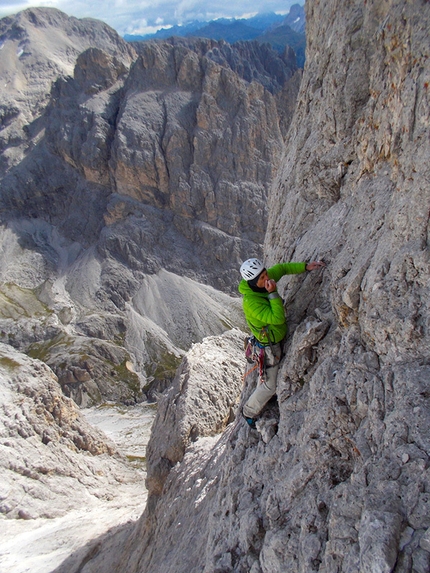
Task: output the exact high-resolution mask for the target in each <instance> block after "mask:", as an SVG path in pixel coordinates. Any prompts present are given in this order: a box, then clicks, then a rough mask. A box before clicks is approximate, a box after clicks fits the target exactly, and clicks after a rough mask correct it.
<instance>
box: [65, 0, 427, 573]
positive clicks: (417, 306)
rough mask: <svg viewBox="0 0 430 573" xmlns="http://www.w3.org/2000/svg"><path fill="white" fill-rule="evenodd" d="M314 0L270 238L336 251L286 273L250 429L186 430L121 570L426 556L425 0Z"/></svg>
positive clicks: (119, 563) (363, 568)
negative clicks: (281, 321) (281, 354)
mask: <svg viewBox="0 0 430 573" xmlns="http://www.w3.org/2000/svg"><path fill="white" fill-rule="evenodd" d="M306 10H307V20H306V21H307V37H308V51H307V60H306V61H307V64H306V68H305V71H304V77H303V81H302V87H301V91H300V94H299V100H298V108H297V111H296V115H295V117H294V120H293V123H292V126H291V129H290V131H289V135H288V138H287V142H286V143H287V151H286V155H285V157H284V159H283V160H282V165H281V168H280V170H279V175H278V178H277V181H276V183H275V184H274V186H273V189H272V194H271V199H270V218H269V227H268V232H267V235H266V242H265V250H266V258H267V262H268V264H270V263H273V262H275V261H279V260H291V259H293V260H309V259H316V258H322V259H324V260H325V261H326V262H327V268H326V269H325V270H324V271H322V272H313V273H308V274H306V275H300V276H296V277H292V278H290V279H289V280H284V282H283V283H281V284H280V287H279V288H280V290H281V292H282V294H283V295H284V298H285V301H286V309H287V316H288V319H289V324H290V333H289V337H288V339H287V342H286V345H285V352H286V356H285V360H284V363H283V366H282V368H281V371H280V375H279V379H278V392H277V396H278V403H277V404H273V405H271V406H270V407H269V408H268V409H267V411H266V413H265V415H264V416H263V419H262V420H261V421H260V422H259V423H258V424H257V427H258V430H259V431H257V432H255V433H251V432H250V430H249V429H248V428H247V427H246V425H245V423H244V422H243V421H242V420H241V419H240V416H238V418H237V424H236V425H234V424H232V425H230V426H229V427H228V428H227V430H226V431H225V432H224V433H223V434H222V435H220V436H218V437H211V438H202V439H199V440H197V441H196V442H195V443H191V444H190V445H189V446H188V448H187V450H186V451H185V455H184V457H183V458H182V460H181V461H180V460H179V459H178V462H177V463H176V465H175V466H174V467H173V468H172V469H171V470H170V472H169V474H168V477H167V479H166V480H165V483H164V488H163V491H162V494H161V496H160V495H159V491H158V489H157V488H154V490H153V491H152V492H151V491H150V495H151V501H150V503H149V504H148V508H147V510H146V512H145V514H144V515H143V516H142V518H141V520H140V522H139V524H138V525H137V526H136V529H135V534H134V537H133V538H132V539H131V541H130V542H129V543H128V545H127V547H126V549H125V550H124V552H122V553H119V554H118V553H116V554H115V557H114V558H113V561H112V567H111V571H112V572H115V571H118V572H119V571H121V570H123V568H124V566H125V564H126V568H127V571H129V572H138V571H139V572H142V571H151V572H152V573H157V572H160V573H161V572H163V573H166V572H168V573H173V572H174V573H179V572H184V573H185V572H194V571H195V572H196V573H197V572H205V573H214V572H217V573H221V572H222V573H225V572H229V571H235V572H245V571H247V572H251V573H277V572H279V573H281V572H282V573H284V572H285V571H289V572H291V573H295V572H297V573H299V572H306V573H311V572H317V571H318V572H319V573H334V572H339V573H340V572H344V573H346V572H350V573H367V572H369V571H372V572H375V573H376V572H382V571H384V572H386V573H389V572H392V573H412V572H420V573H425V572H427V571H429V569H430V546H429V535H430V506H429V500H430V491H429V488H430V485H429V484H430V473H429V471H430V470H429V451H430V433H429V427H430V424H429V387H430V366H429V348H430V344H429V343H430V340H429V275H430V272H429V271H430V267H429V191H428V181H429V180H430V173H429V165H428V156H429V152H430V148H429V147H430V146H429V139H428V125H429V120H430V111H429V110H430V105H429V103H430V102H429V89H428V86H429V78H430V68H429V44H428V29H429V25H430V5H429V3H428V2H414V3H404V2H400V1H397V0H391V1H387V2H384V3H381V2H378V1H376V0H374V1H368V2H366V3H365V4H364V3H362V2H358V1H353V2H348V3H345V2H341V1H339V0H330V1H329V2H325V3H320V2H317V1H313V0H309V1H308V2H307V3H306ZM252 376H253V375H252V374H250V375H249V376H247V377H246V381H247V387H246V389H245V392H244V393H243V395H242V400H243V399H244V398H245V396H246V394H247V393H248V392H249V391H250V388H251V386H252ZM202 391H203V392H204V385H203V387H202ZM161 423H162V421H161V420H159V422H158V424H157V425H156V426H155V427H154V430H153V431H154V435H156V433H157V431H158V425H159V424H161ZM269 426H270V428H271V429H272V431H271V432H269V431H267V430H268V428H269ZM169 443H173V440H172V439H170V440H169V442H168V443H166V444H164V449H165V451H166V450H167V449H168V447H169ZM153 469H154V470H155V469H156V467H155V466H154V468H151V466H149V467H148V483H149V485H150V486H151V472H152V471H153ZM119 539H121V532H119V533H118V537H117V538H116V540H113V541H116V543H119ZM128 539H130V537H129V538H128ZM166 548H168V549H166ZM106 555H112V553H110V550H109V543H106V545H105V546H104V550H102V551H101V552H100V554H99V556H97V557H96V558H95V559H94V560H93V561H91V562H88V563H86V564H85V567H84V569H82V570H83V571H85V572H86V573H89V572H94V573H95V572H98V571H101V570H102V567H101V565H100V564H101V563H103V561H102V559H103V558H104V559H106ZM76 570H78V569H76ZM69 571H70V570H69Z"/></svg>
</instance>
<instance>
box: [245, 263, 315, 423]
mask: <svg viewBox="0 0 430 573" xmlns="http://www.w3.org/2000/svg"><path fill="white" fill-rule="evenodd" d="M324 266H325V263H323V262H321V261H313V262H310V263H280V264H277V265H275V266H273V267H270V268H269V269H266V268H265V267H264V265H263V263H262V262H261V261H259V260H258V259H255V258H253V259H248V260H247V261H245V262H244V263H243V264H242V266H241V267H240V274H241V275H242V278H243V280H242V281H241V282H240V284H239V292H240V293H241V294H242V295H243V311H244V313H245V318H246V322H247V323H248V326H249V328H250V329H251V332H252V335H253V336H252V337H251V339H250V340H251V341H252V342H251V343H252V344H253V345H254V349H255V348H258V353H256V354H255V355H256V356H259V357H260V360H261V361H262V368H261V370H260V372H261V376H260V380H259V383H258V384H257V387H256V389H255V390H254V392H253V393H252V394H251V396H250V397H249V399H248V401H247V402H246V404H245V405H244V407H243V410H242V415H243V417H244V418H245V420H246V421H247V423H248V424H249V425H250V427H252V428H255V427H256V426H255V422H256V419H257V417H258V415H259V413H260V412H261V410H262V409H263V408H264V406H265V405H266V404H267V402H268V401H269V400H270V398H271V397H272V396H273V395H274V394H275V392H276V378H277V375H278V369H279V363H280V361H281V358H282V342H283V339H284V338H285V336H286V334H287V324H286V320H285V313H284V303H283V300H282V299H281V297H280V296H279V294H278V292H277V285H276V283H277V281H279V279H280V278H281V277H283V276H284V275H291V274H299V273H304V272H305V271H313V270H316V269H321V268H322V267H324ZM261 357H262V358H261ZM263 369H264V373H263Z"/></svg>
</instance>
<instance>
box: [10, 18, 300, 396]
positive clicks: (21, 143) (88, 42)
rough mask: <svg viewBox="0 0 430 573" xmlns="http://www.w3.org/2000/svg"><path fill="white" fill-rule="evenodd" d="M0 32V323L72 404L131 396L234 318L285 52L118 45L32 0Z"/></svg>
mask: <svg viewBox="0 0 430 573" xmlns="http://www.w3.org/2000/svg"><path fill="white" fill-rule="evenodd" d="M0 41H1V46H2V47H1V50H0V68H1V70H3V72H4V74H5V77H6V79H7V81H6V83H5V84H4V85H2V87H1V91H2V95H3V94H4V100H2V102H3V103H2V125H1V130H0V138H1V140H0V141H1V143H0V151H1V157H0V167H1V196H0V211H1V223H2V226H1V230H0V231H1V233H0V234H1V237H2V250H1V253H0V259H1V270H0V274H1V282H2V284H3V287H2V292H1V296H0V300H1V304H0V322H1V328H0V340H1V341H3V342H5V343H7V344H12V345H13V346H14V347H15V348H17V349H19V350H21V351H23V352H25V353H28V354H30V355H31V356H32V357H34V358H38V359H41V360H43V361H45V362H46V363H47V364H49V366H51V367H52V369H53V370H54V372H55V373H56V375H57V376H58V379H59V382H60V384H61V385H62V387H63V390H64V392H65V393H66V394H67V395H68V396H71V397H72V398H73V399H74V400H75V401H76V402H77V403H78V404H80V405H83V406H86V405H90V404H94V403H97V402H99V401H100V400H103V399H108V400H115V401H118V400H120V401H123V402H126V403H129V402H134V401H136V400H140V399H142V398H143V397H144V396H145V395H148V392H149V393H151V392H152V391H155V390H162V389H163V388H165V387H166V386H167V385H168V384H169V382H170V381H171V380H172V379H173V376H174V373H175V369H176V367H177V366H178V364H179V362H180V359H181V357H182V356H183V354H184V352H185V351H186V350H187V349H188V348H189V347H190V345H191V344H192V343H193V342H197V341H199V340H202V338H203V337H204V336H208V335H217V334H221V333H222V332H224V331H225V330H226V329H228V328H232V327H234V326H242V324H243V323H242V315H241V309H240V302H239V300H238V299H237V298H236V297H235V295H236V282H237V278H238V268H239V266H240V263H241V261H242V260H244V259H245V258H247V257H248V256H249V255H250V254H256V255H259V254H261V250H262V243H263V240H264V233H265V229H266V226H267V216H268V210H267V201H268V189H269V187H270V183H271V181H272V180H273V178H274V175H275V172H276V169H277V166H278V165H279V160H280V157H281V154H282V150H283V141H284V137H285V135H286V131H287V129H288V126H289V123H290V120H291V116H292V110H293V108H294V105H295V100H296V96H297V92H298V87H299V84H300V79H301V72H300V71H299V70H298V69H297V67H296V64H295V58H294V54H293V53H292V51H291V50H286V52H285V54H284V55H283V56H279V55H278V54H277V53H276V52H274V51H273V50H271V49H270V48H269V47H268V46H259V45H258V44H254V43H250V44H246V43H245V44H238V45H237V46H230V45H228V44H226V43H225V42H215V41H211V40H181V41H175V40H172V41H168V42H163V43H157V42H153V43H147V44H146V43H143V44H134V45H131V44H127V43H126V42H124V41H123V40H122V39H121V38H120V37H119V36H118V35H117V34H116V33H115V32H114V31H113V30H112V29H111V28H109V27H108V26H107V25H105V24H102V23H101V22H96V21H93V20H87V19H83V20H77V19H76V18H68V17H67V16H66V15H64V14H62V13H61V12H59V11H58V10H55V9H44V8H40V9H39V8H37V9H29V10H26V11H24V12H22V13H20V14H18V15H16V16H11V17H9V18H4V19H2V20H1V22H0ZM215 289H216V290H215ZM232 295H233V296H232ZM21 303H24V304H21Z"/></svg>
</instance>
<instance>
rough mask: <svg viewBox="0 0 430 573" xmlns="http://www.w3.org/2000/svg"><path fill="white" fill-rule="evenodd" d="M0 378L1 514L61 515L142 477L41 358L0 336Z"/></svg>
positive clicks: (9, 516)
mask: <svg viewBox="0 0 430 573" xmlns="http://www.w3.org/2000/svg"><path fill="white" fill-rule="evenodd" d="M0 384H1V389H2V390H1V391H2V408H1V420H0V426H1V440H0V441H1V444H0V448H1V456H0V460H1V461H0V465H1V474H2V482H1V496H0V513H1V514H2V517H3V519H36V518H39V517H42V518H47V519H52V518H55V517H59V516H63V515H65V514H66V513H67V512H69V511H71V510H72V509H78V508H83V507H85V506H87V507H89V506H93V505H94V501H93V500H96V499H97V496H103V495H104V496H106V497H109V496H110V498H111V499H115V498H116V497H117V496H120V495H121V494H120V489H122V488H123V487H126V485H127V484H129V485H130V484H134V483H135V482H138V481H139V480H141V479H142V475H141V474H139V473H138V472H136V471H134V470H133V468H131V467H130V466H129V465H127V463H126V461H125V460H124V459H123V458H122V457H121V455H120V454H119V453H118V452H117V449H116V446H115V444H114V443H113V442H111V441H110V440H109V439H108V438H107V437H106V436H105V435H104V434H103V433H102V432H100V431H99V430H96V429H95V428H93V427H91V426H90V425H89V424H88V422H87V421H86V420H85V418H84V417H83V416H82V414H81V413H80V411H79V408H78V407H77V406H76V404H75V403H74V402H73V401H72V400H71V399H70V398H67V397H65V396H64V394H63V393H62V391H61V387H60V385H59V384H58V381H57V379H56V377H55V375H54V374H53V372H52V371H51V370H50V369H49V368H48V367H47V366H46V365H45V364H43V363H42V362H40V361H39V360H33V359H30V358H28V357H27V356H25V355H24V354H22V353H20V352H18V351H16V350H13V349H12V348H11V346H10V345H5V344H0ZM120 484H121V485H120Z"/></svg>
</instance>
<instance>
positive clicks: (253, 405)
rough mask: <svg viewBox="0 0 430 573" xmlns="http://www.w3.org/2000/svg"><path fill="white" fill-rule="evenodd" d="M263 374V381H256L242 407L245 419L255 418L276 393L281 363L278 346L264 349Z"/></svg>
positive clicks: (280, 349)
mask: <svg viewBox="0 0 430 573" xmlns="http://www.w3.org/2000/svg"><path fill="white" fill-rule="evenodd" d="M264 353H265V357H264V366H265V373H264V378H263V381H261V380H260V379H258V381H257V387H256V389H255V390H254V392H253V393H252V394H251V396H250V397H249V398H248V401H247V402H246V404H245V406H244V407H243V415H244V416H246V417H247V418H255V417H256V416H258V414H259V413H260V412H261V410H262V409H263V408H264V406H265V405H266V404H267V402H268V401H269V400H270V398H271V397H272V396H273V394H275V392H276V379H277V377H278V370H279V363H280V361H281V355H282V348H281V345H280V344H273V345H272V346H266V347H265V349H264Z"/></svg>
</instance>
